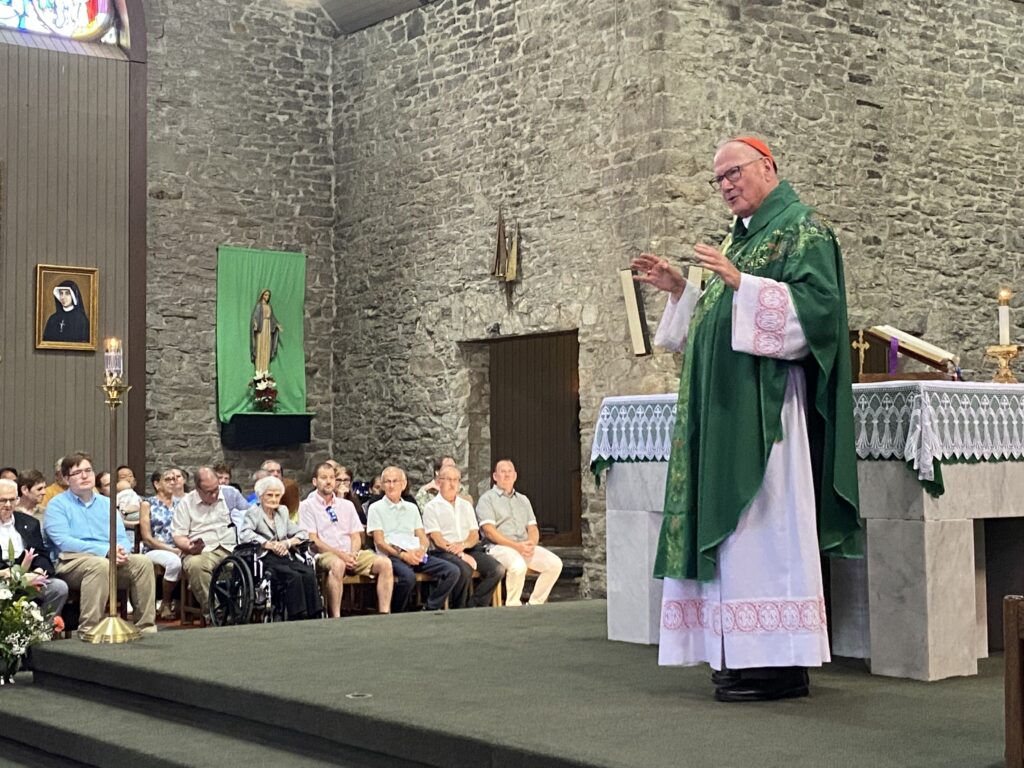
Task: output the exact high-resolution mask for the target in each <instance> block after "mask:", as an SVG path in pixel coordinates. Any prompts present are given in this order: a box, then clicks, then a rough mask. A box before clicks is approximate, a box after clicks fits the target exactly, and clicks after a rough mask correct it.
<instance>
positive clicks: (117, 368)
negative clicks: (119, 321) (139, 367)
mask: <svg viewBox="0 0 1024 768" xmlns="http://www.w3.org/2000/svg"><path fill="white" fill-rule="evenodd" d="M103 370H104V372H105V373H106V374H107V376H108V377H110V376H120V375H121V374H122V373H124V353H123V352H122V350H121V340H120V339H117V338H112V339H107V340H106V342H105V344H104V352H103Z"/></svg>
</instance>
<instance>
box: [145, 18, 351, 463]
mask: <svg viewBox="0 0 1024 768" xmlns="http://www.w3.org/2000/svg"><path fill="white" fill-rule="evenodd" d="M303 6H307V7H303ZM146 12H147V27H148V35H149V38H148V39H149V67H148V70H149V208H148V213H149V233H148V235H149V236H148V246H149V259H148V273H149V275H148V278H149V279H148V283H149V286H148V316H147V324H148V344H147V346H148V356H147V373H148V377H149V378H148V386H149V392H148V398H147V434H146V443H147V448H146V465H147V472H149V471H153V470H154V469H156V468H159V467H162V466H166V465H168V464H180V465H182V466H184V467H188V468H191V467H195V466H197V465H199V464H203V463H208V462H211V461H215V460H219V459H220V458H222V457H225V458H227V460H228V461H229V462H230V463H233V464H234V465H235V466H236V468H237V469H238V472H237V474H236V477H240V476H241V475H243V474H244V473H245V472H246V471H251V470H252V469H253V468H255V467H256V466H258V464H259V463H260V462H261V461H262V459H263V458H264V454H262V453H253V452H228V453H227V454H226V456H225V453H224V449H223V448H222V446H221V444H220V439H219V433H218V428H217V412H216V378H215V377H216V357H215V321H216V317H215V309H216V253H217V246H219V245H237V246H243V247H246V246H247V247H252V248H265V249H271V250H287V251H301V252H303V253H305V254H306V256H307V258H308V261H307V278H306V279H307V292H306V317H307V321H306V328H305V337H306V341H307V348H308V350H309V351H308V352H307V364H306V375H307V387H308V407H309V410H310V411H312V412H313V413H315V414H316V418H315V419H314V421H313V442H312V444H310V445H309V446H307V447H306V449H305V450H300V451H294V452H292V453H290V454H287V455H284V456H281V457H280V458H282V460H283V462H284V464H285V466H286V468H290V469H292V470H298V469H300V468H302V469H309V468H310V465H311V463H312V462H313V461H316V460H318V459H320V458H322V457H323V456H325V455H327V454H328V453H329V452H330V450H331V447H332V437H333V426H332V420H333V409H332V408H331V404H330V401H331V381H332V378H333V370H332V367H333V360H332V357H331V354H330V342H329V339H330V336H331V332H332V330H333V328H334V323H335V319H334V315H335V305H334V284H335V280H336V274H335V268H334V250H333V243H332V238H333V232H332V224H333V219H334V211H333V207H332V204H331V203H332V185H333V179H334V158H333V148H332V146H331V141H330V112H331V90H330V77H331V44H332V40H333V38H334V36H335V34H336V32H335V29H334V27H333V24H332V23H331V22H330V21H329V20H328V19H327V17H326V16H325V15H324V13H323V11H322V9H321V8H320V7H319V6H318V5H316V4H315V3H311V2H294V1H293V2H284V0H272V2H267V3H242V2H233V1H231V0H175V2H173V3H171V2H166V0H161V1H160V2H156V1H153V2H149V3H147V8H146ZM303 474H305V473H304V472H303ZM304 479H308V478H304Z"/></svg>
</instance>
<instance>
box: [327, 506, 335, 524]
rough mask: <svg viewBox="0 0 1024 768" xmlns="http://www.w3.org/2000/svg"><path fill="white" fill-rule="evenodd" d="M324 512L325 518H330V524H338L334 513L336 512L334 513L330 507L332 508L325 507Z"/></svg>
mask: <svg viewBox="0 0 1024 768" xmlns="http://www.w3.org/2000/svg"><path fill="white" fill-rule="evenodd" d="M324 512H326V513H327V516H328V517H329V518H331V522H332V523H336V522H338V515H337V513H336V512H335V511H334V507H332V506H327V507H325V508H324Z"/></svg>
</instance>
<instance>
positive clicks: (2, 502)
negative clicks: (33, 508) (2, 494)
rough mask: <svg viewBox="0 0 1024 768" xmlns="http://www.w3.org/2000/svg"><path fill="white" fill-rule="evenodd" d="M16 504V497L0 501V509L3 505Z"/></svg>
mask: <svg viewBox="0 0 1024 768" xmlns="http://www.w3.org/2000/svg"><path fill="white" fill-rule="evenodd" d="M17 502H18V497H17V496H15V497H14V498H13V499H0V507H2V506H3V505H4V504H16V503H17Z"/></svg>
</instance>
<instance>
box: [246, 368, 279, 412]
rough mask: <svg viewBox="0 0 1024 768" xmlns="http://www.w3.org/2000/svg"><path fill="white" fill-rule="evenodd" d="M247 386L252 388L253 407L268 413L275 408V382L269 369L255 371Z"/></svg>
mask: <svg viewBox="0 0 1024 768" xmlns="http://www.w3.org/2000/svg"><path fill="white" fill-rule="evenodd" d="M249 386H250V387H251V388H252V407H253V408H255V409H256V410H257V411H266V412H268V413H270V412H273V411H274V410H275V409H276V408H277V382H276V381H274V377H273V376H271V375H270V371H256V375H254V376H253V377H252V381H250V382H249Z"/></svg>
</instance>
